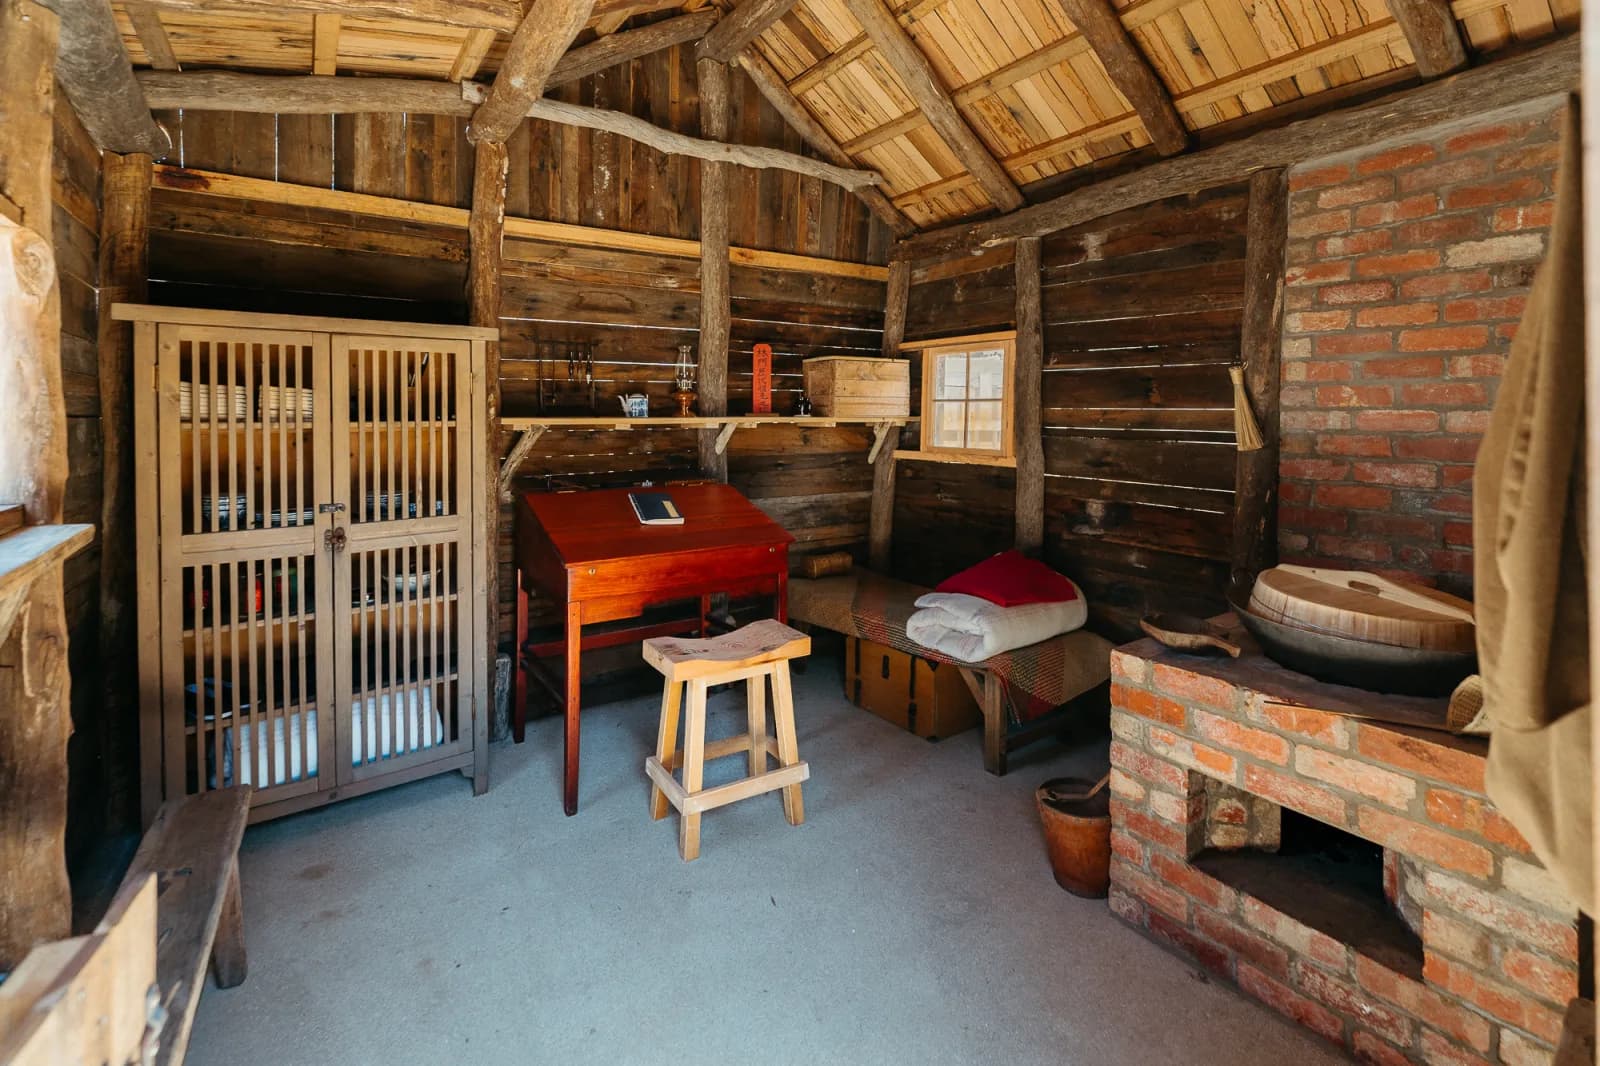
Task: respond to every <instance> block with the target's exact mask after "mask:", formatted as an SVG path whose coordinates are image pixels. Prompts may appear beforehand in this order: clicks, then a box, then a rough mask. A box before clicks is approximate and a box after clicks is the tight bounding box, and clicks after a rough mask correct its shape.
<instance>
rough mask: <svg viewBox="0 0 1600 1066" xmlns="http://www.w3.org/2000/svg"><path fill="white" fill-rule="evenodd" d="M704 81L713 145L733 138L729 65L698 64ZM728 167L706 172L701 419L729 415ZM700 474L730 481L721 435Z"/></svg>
mask: <svg viewBox="0 0 1600 1066" xmlns="http://www.w3.org/2000/svg"><path fill="white" fill-rule="evenodd" d="M697 71H698V74H699V81H700V132H701V133H702V134H704V135H705V136H706V138H707V139H708V140H714V141H720V140H723V139H725V138H726V137H727V136H728V118H729V97H728V80H729V78H728V74H729V70H728V65H727V64H726V63H719V62H717V61H716V60H714V59H702V60H700V61H699V62H698V63H697ZM728 177H729V175H728V166H727V164H726V163H708V164H707V165H705V166H703V167H701V168H700V368H699V381H698V384H699V390H700V400H699V406H700V413H701V414H703V415H724V414H727V413H728V333H729V329H730V325H731V323H730V315H731V312H730V306H729V290H728V266H729V263H728V199H729V196H728ZM700 471H701V473H703V474H705V475H706V476H707V477H715V478H718V479H719V480H722V481H726V480H727V479H728V460H727V458H726V456H725V455H724V454H723V452H722V450H721V449H719V448H718V447H717V432H716V431H715V430H710V429H706V430H701V431H700Z"/></svg>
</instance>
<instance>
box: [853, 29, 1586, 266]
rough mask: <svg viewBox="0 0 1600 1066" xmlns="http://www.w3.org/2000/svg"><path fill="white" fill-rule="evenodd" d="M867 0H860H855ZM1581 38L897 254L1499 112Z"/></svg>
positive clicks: (991, 236)
mask: <svg viewBox="0 0 1600 1066" xmlns="http://www.w3.org/2000/svg"><path fill="white" fill-rule="evenodd" d="M857 2H863V0H857ZM1578 51H1579V48H1578V39H1577V38H1576V37H1569V38H1565V39H1562V40H1559V41H1556V42H1554V43H1552V44H1547V45H1544V46H1543V47H1541V48H1537V49H1534V50H1533V51H1530V52H1527V53H1525V54H1523V55H1520V56H1516V57H1514V58H1511V59H1505V60H1501V61H1500V62H1498V63H1495V64H1493V65H1491V66H1484V67H1474V68H1471V69H1468V70H1465V71H1462V72H1461V73H1460V74H1456V75H1453V76H1451V77H1449V78H1441V79H1440V80H1438V81H1434V82H1430V83H1428V84H1426V85H1422V86H1419V87H1417V88H1415V89H1411V90H1408V91H1406V92H1401V93H1395V94H1394V95H1392V96H1388V97H1385V98H1384V99H1382V100H1378V101H1376V102H1373V103H1369V104H1364V105H1361V106H1357V107H1350V108H1344V109H1341V110H1338V111H1331V112H1328V113H1326V114H1322V115H1317V116H1314V117H1312V118H1307V119H1302V120H1301V121H1299V122H1295V123H1292V124H1290V125H1287V126H1280V127H1275V128H1273V129H1268V130H1263V131H1261V132H1260V133H1256V134H1254V135H1252V136H1249V137H1246V138H1244V139H1242V140H1238V141H1232V142H1230V143H1227V144H1222V145H1219V146H1217V147H1215V148H1211V149H1207V150H1206V151H1203V152H1193V153H1189V154H1186V155H1182V156H1177V157H1175V158H1172V159H1165V160H1162V161H1161V162H1158V163H1152V164H1151V165H1149V166H1146V167H1141V168H1139V169H1138V170H1135V171H1132V172H1130V173H1127V174H1120V175H1118V176H1116V177H1113V178H1107V179H1106V180H1104V181H1100V182H1096V183H1094V184H1092V185H1087V186H1084V187H1083V188H1080V189H1075V190H1073V191H1071V192H1068V193H1064V194H1062V195H1061V196H1058V197H1056V198H1055V199H1053V200H1046V201H1043V202H1041V203H1037V204H1032V205H1030V206H1028V207H1025V208H1023V209H1021V210H1019V211H1015V212H1013V213H1012V214H1010V215H1006V216H1004V217H1001V218H997V219H992V220H987V221H982V222H968V223H958V224H956V225H953V226H946V227H944V228H942V229H937V230H930V231H928V232H925V233H921V234H918V235H917V236H915V237H912V238H910V239H908V240H903V241H901V242H899V243H898V244H897V245H896V246H895V249H894V252H893V255H894V257H895V258H908V259H940V258H944V257H946V256H950V255H958V254H962V253H966V252H971V251H977V250H980V249H983V248H988V247H992V246H993V245H996V244H1003V243H1005V242H1008V241H1013V240H1016V239H1017V238H1018V237H1040V236H1044V235H1045V234H1048V233H1053V232H1055V231H1056V230H1059V229H1065V228H1066V227H1068V226H1073V225H1076V224H1078V223H1080V222H1087V221H1089V220H1090V219H1095V218H1100V217H1102V216H1105V215H1110V214H1113V213H1115V212H1117V211H1122V210H1125V209H1127V208H1130V207H1137V206H1139V205H1140V204H1148V203H1154V202H1155V201H1157V200H1159V199H1161V198H1162V197H1165V196H1173V195H1178V194H1181V193H1196V192H1200V191H1202V190H1205V189H1209V188H1213V187H1215V186H1218V185H1222V184H1224V183H1226V182H1230V181H1237V180H1238V179H1239V178H1241V177H1245V176H1248V175H1250V174H1253V173H1254V172H1256V171H1258V170H1267V169H1271V168H1275V167H1288V166H1293V165H1294V164H1296V163H1298V162H1301V161H1302V160H1306V159H1313V158H1316V157H1318V156H1324V155H1332V154H1335V153H1338V152H1343V151H1348V150H1350V149H1352V148H1359V147H1362V146H1364V145H1369V144H1372V143H1373V140H1374V138H1375V137H1381V138H1390V137H1402V136H1405V135H1406V134H1409V133H1413V132H1415V131H1417V130H1423V129H1427V128H1429V127H1430V126H1437V125H1439V124H1441V123H1444V122H1449V121H1451V120H1453V119H1456V118H1459V117H1460V116H1462V115H1467V114H1476V113H1482V112H1489V111H1495V110H1498V109H1500V108H1503V107H1509V106H1511V105H1513V104H1519V103H1523V102H1525V101H1528V100H1533V99H1537V98H1539V97H1545V96H1553V95H1555V94H1557V93H1561V92H1565V91H1567V90H1568V89H1570V88H1571V86H1572V84H1573V83H1574V82H1575V81H1576V79H1577V77H1578V73H1579V62H1578Z"/></svg>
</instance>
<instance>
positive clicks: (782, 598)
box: [773, 566, 789, 625]
mask: <svg viewBox="0 0 1600 1066" xmlns="http://www.w3.org/2000/svg"><path fill="white" fill-rule="evenodd" d="M773 598H774V599H775V600H776V601H777V603H776V604H775V605H774V606H776V607H777V610H778V621H780V622H782V623H783V624H784V625H788V624H789V568H788V566H785V567H784V568H783V569H782V570H779V571H778V590H777V592H776V594H775V595H774V597H773Z"/></svg>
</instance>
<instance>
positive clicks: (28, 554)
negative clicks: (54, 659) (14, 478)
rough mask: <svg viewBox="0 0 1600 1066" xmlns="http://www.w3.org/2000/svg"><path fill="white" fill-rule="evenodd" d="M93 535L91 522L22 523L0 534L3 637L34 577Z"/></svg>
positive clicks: (0, 626)
mask: <svg viewBox="0 0 1600 1066" xmlns="http://www.w3.org/2000/svg"><path fill="white" fill-rule="evenodd" d="M8 514H10V515H17V514H20V511H18V512H12V511H8ZM93 539H94V526H91V525H59V526H22V527H20V528H18V529H16V531H15V532H12V533H7V534H6V535H4V536H0V641H3V640H5V639H6V636H7V635H8V634H9V633H10V632H11V624H12V623H13V622H15V621H16V618H17V613H18V612H19V611H21V609H22V605H23V603H24V602H25V601H26V600H27V595H28V589H29V588H31V587H32V585H33V582H34V580H35V579H37V578H39V577H40V576H42V575H43V574H45V573H46V572H47V571H48V570H49V568H50V567H51V566H53V565H58V564H60V563H61V562H63V561H65V560H66V559H67V558H68V557H70V556H72V555H74V554H75V553H77V552H78V550H79V549H81V548H83V547H84V546H85V545H87V544H88V543H89V542H90V541H91V540H93Z"/></svg>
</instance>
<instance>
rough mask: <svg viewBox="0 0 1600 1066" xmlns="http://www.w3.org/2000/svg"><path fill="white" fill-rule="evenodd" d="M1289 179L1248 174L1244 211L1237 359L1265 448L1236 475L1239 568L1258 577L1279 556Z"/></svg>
mask: <svg viewBox="0 0 1600 1066" xmlns="http://www.w3.org/2000/svg"><path fill="white" fill-rule="evenodd" d="M1288 240H1289V184H1288V177H1287V172H1286V171H1283V170H1262V171H1257V172H1256V173H1255V174H1253V175H1251V177H1250V206H1249V209H1248V212H1247V214H1246V216H1245V257H1246V258H1245V275H1244V285H1245V289H1244V318H1243V322H1242V325H1241V330H1240V340H1239V359H1240V362H1241V363H1243V365H1244V376H1245V389H1246V392H1247V393H1248V394H1249V398H1250V408H1251V411H1252V412H1253V413H1254V415H1255V419H1256V424H1257V425H1258V426H1260V427H1261V436H1262V446H1261V447H1260V448H1258V449H1256V450H1255V451H1249V452H1239V453H1238V460H1237V464H1238V465H1237V472H1236V474H1235V477H1234V510H1233V569H1234V572H1235V573H1237V572H1240V571H1243V572H1245V573H1248V574H1257V573H1260V572H1261V571H1262V570H1264V569H1266V568H1267V567H1269V566H1272V565H1273V564H1274V563H1275V562H1276V561H1277V554H1278V451H1279V445H1278V441H1279V427H1278V377H1279V366H1280V363H1281V361H1282V331H1283V282H1284V246H1285V245H1286V244H1287V243H1288Z"/></svg>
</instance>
